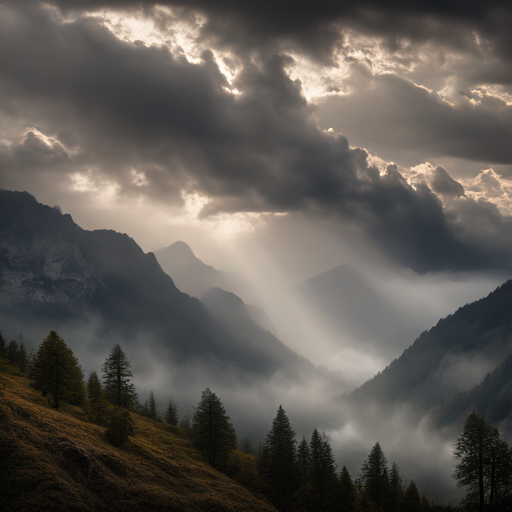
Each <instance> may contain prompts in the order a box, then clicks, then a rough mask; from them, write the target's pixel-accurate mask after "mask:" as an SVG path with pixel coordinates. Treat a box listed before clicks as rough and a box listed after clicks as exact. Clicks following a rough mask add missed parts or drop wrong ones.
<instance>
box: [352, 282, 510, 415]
mask: <svg viewBox="0 0 512 512" xmlns="http://www.w3.org/2000/svg"><path fill="white" fill-rule="evenodd" d="M511 311H512V281H508V282H506V283H505V284H503V285H502V286H500V287H499V288H497V289H496V290H495V291H493V292H492V293H491V294H489V295H488V296H487V297H486V298H483V299H481V300H479V301H477V302H473V303H472V304H467V305H466V306H464V307H462V308H460V309H458V310H457V311H456V312H455V313H454V314H453V315H449V316H448V317H446V318H444V319H442V320H439V322H438V323H437V325H436V326H435V327H433V328H432V329H430V330H429V331H425V332H424V333H422V334H421V335H420V337H419V338H418V339H417V340H416V341H415V342H414V344H413V345H412V346H411V347H409V348H408V349H407V350H405V351H404V352H403V354H402V355H401V356H400V357H399V358H398V359H395V360H394V361H393V362H392V363H391V364H390V365H389V366H388V367H387V368H386V369H385V370H384V371H382V372H381V373H379V374H378V375H376V376H375V377H374V378H373V379H371V380H370V381H368V382H366V383H365V384H363V386H361V387H360V388H358V389H356V390H355V391H354V392H353V393H352V399H353V400H354V401H355V402H367V401H370V400H373V401H375V402H377V403H380V404H382V405H385V404H391V403H393V402H409V403H411V404H414V406H415V407H418V408H421V409H422V410H426V409H428V408H429V407H431V406H434V405H438V404H439V403H440V402H441V401H443V400H450V399H452V398H453V396H454V395H455V394H457V393H459V392H462V391H466V390H469V389H470V388H472V387H473V386H475V385H476V384H478V383H479V382H480V381H481V380H482V378H483V377H484V376H485V374H486V373H488V372H489V371H491V370H493V369H494V368H496V366H497V365H499V364H500V363H501V362H502V361H504V360H505V359H506V358H507V357H508V356H509V355H510V354H511V352H512V315H511V314H510V312H511ZM489 398H490V397H489Z"/></svg>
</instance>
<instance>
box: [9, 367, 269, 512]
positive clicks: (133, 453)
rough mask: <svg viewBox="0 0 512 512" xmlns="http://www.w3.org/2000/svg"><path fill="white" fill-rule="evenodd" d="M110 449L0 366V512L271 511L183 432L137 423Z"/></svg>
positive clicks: (76, 416)
mask: <svg viewBox="0 0 512 512" xmlns="http://www.w3.org/2000/svg"><path fill="white" fill-rule="evenodd" d="M132 416H133V419H134V420H135V434H134V436H133V437H132V438H130V441H129V442H128V443H127V445H126V446H125V447H124V448H122V449H121V448H114V447H113V446H111V445H109V444H108V443H107V442H106V440H105V437H104V433H103V432H104V429H103V428H101V427H99V426H96V425H93V424H91V423H87V422H86V421H84V415H83V412H82V411H81V409H80V408H77V407H72V406H65V407H64V409H63V411H60V412H58V411H55V410H53V409H50V408H49V407H48V406H47V405H46V403H45V400H44V399H43V398H42V397H41V395H40V394H39V393H37V392H35V391H33V390H32V389H30V388H29V386H28V380H27V378H26V377H25V376H24V375H23V374H21V372H19V370H18V369H17V367H16V366H14V365H12V364H10V363H8V362H7V361H6V360H4V359H0V424H1V425H0V427H1V428H0V482H2V492H1V493H0V509H1V510H3V511H5V512H8V511H22V510H27V511H28V510H30V511H31V512H32V511H39V510H70V511H71V510H73V511H84V512H85V511H93V510H94V511H101V510H109V511H128V510H137V511H139V510H140V511H145V510H147V511H155V510H173V511H195V510H196V511H222V512H224V511H225V512H229V511H235V510H236V511H240V510H251V511H253V510H254V511H272V510H274V509H273V508H272V507H271V506H270V505H268V504H267V503H266V502H264V501H262V500H260V499H259V498H257V497H255V496H253V495H252V494H250V493H249V492H248V491H247V490H246V489H244V488H243V487H241V486H239V485H237V484H236V483H235V482H234V481H232V480H231V479H229V478H228V477H226V476H225V475H223V474H221V473H218V472H217V471H215V470H214V469H212V468H211V467H210V466H208V465H207V464H206V463H204V462H203V461H202V460H201V456H200V454H199V453H198V452H196V451H195V450H194V449H192V448H191V446H190V443H189V441H188V440H187V439H186V437H185V436H184V434H183V432H182V431H181V429H178V428H176V427H170V426H167V425H164V424H160V423H156V422H153V421H151V420H149V419H146V418H142V417H140V416H138V415H132Z"/></svg>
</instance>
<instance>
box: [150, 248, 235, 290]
mask: <svg viewBox="0 0 512 512" xmlns="http://www.w3.org/2000/svg"><path fill="white" fill-rule="evenodd" d="M155 256H156V259H157V260H158V263H160V266H161V267H162V269H163V270H164V272H166V273H167V274H169V275H170V276H171V277H172V279H173V281H174V283H175V284H176V286H177V287H178V288H179V289H180V290H181V291H182V292H185V293H188V294H189V295H192V296H193V297H197V298H198V299H200V298H201V297H202V296H203V295H204V293H206V292H207V291H208V290H209V289H210V288H214V287H216V286H218V287H220V288H227V282H226V279H225V277H224V275H223V273H222V272H220V271H219V270H217V269H215V268H214V267H212V266H211V265H207V264H206V263H203V262H202V261H201V260H200V259H199V258H198V257H196V255H195V254H194V252H193V251H192V249H191V248H190V246H189V245H188V244H186V243H185V242H181V241H178V242H174V243H173V244H171V245H169V246H168V247H165V248H163V249H159V250H158V251H155Z"/></svg>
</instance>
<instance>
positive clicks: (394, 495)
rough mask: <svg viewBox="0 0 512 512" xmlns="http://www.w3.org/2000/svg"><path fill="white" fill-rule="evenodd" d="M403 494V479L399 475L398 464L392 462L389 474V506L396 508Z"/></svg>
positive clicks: (391, 508) (392, 508)
mask: <svg viewBox="0 0 512 512" xmlns="http://www.w3.org/2000/svg"><path fill="white" fill-rule="evenodd" d="M403 496H404V481H403V478H402V476H401V475H400V470H399V469H398V465H397V464H396V463H395V462H393V465H392V466H391V472H390V474H389V508H390V510H398V509H399V507H400V503H401V502H402V499H403Z"/></svg>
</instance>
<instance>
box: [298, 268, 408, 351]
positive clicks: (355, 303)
mask: <svg viewBox="0 0 512 512" xmlns="http://www.w3.org/2000/svg"><path fill="white" fill-rule="evenodd" d="M293 292H294V293H295V294H297V295H299V296H300V297H301V299H302V300H303V301H305V302H306V303H307V304H308V305H309V307H310V308H311V310H312V311H314V312H315V313H316V315H317V316H318V318H319V322H320V323H321V324H322V327H323V328H325V329H327V330H328V331H330V332H331V333H332V334H333V335H336V334H337V333H343V335H344V337H346V338H349V339H352V340H353V341H354V342H355V343H357V344H358V345H359V346H360V345H361V344H365V345H370V344H375V342H380V341H381V340H384V339H386V338H389V340H388V344H390V345H393V343H394V339H393V336H395V335H397V333H399V332H400V331H402V330H404V329H405V328H406V327H407V323H406V321H405V320H404V318H403V317H402V315H401V314H400V312H399V311H397V310H396V309H395V308H394V307H393V306H392V305H391V304H390V302H389V300H387V299H386V297H384V296H382V295H381V294H380V293H379V292H378V291H377V290H375V289H374V288H373V287H372V286H371V285H370V284H369V283H368V282H367V281H366V280H365V279H364V278H363V277H362V276H361V275H360V274H359V273H358V272H357V271H356V270H354V269H353V268H351V267H349V266H347V265H339V266H337V267H334V268H332V269H331V270H328V271H326V272H322V273H321V274H318V275H316V276H314V277H312V278H310V279H308V280H307V281H304V282H303V283H301V284H299V285H298V286H296V287H295V288H294V290H293ZM400 341H401V340H400ZM396 343H398V341H397V342H396Z"/></svg>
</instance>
